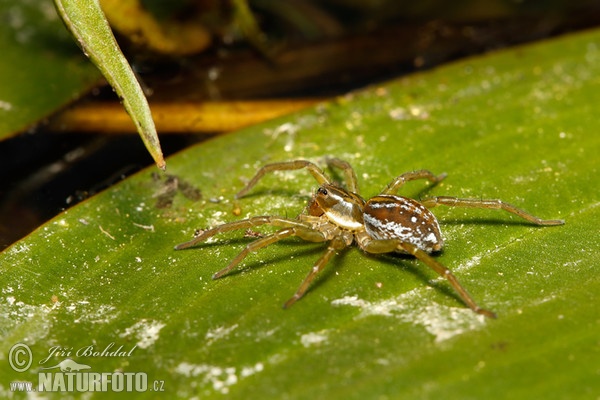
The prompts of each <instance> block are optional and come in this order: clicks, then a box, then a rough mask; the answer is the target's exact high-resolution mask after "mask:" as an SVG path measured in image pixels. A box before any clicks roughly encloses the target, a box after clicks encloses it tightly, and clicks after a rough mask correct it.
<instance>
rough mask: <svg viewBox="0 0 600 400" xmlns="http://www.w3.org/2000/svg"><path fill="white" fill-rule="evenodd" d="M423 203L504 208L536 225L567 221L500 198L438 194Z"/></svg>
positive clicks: (432, 205) (561, 223) (422, 202)
mask: <svg viewBox="0 0 600 400" xmlns="http://www.w3.org/2000/svg"><path fill="white" fill-rule="evenodd" d="M421 204H423V205H424V206H425V207H427V208H433V207H437V206H439V205H444V206H448V207H471V208H488V209H494V210H504V211H507V212H509V213H511V214H514V215H516V216H518V217H521V218H523V219H524V220H527V221H529V222H531V223H533V224H535V225H544V226H552V225H563V224H564V223H565V221H564V220H562V219H541V218H538V217H536V216H534V215H532V214H529V213H528V212H526V211H524V210H521V209H520V208H517V207H515V206H513V205H512V204H508V203H506V202H504V201H502V200H498V199H459V198H457V197H450V196H438V197H429V198H427V199H424V200H423V201H421Z"/></svg>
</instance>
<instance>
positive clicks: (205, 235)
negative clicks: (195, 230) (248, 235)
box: [175, 216, 309, 250]
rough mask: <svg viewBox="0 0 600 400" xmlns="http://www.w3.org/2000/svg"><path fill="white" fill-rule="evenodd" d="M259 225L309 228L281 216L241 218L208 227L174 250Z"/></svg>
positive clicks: (299, 222)
mask: <svg viewBox="0 0 600 400" xmlns="http://www.w3.org/2000/svg"><path fill="white" fill-rule="evenodd" d="M259 225H273V226H278V227H282V228H293V227H297V228H305V229H309V228H308V227H307V225H306V224H305V223H303V222H301V221H298V220H294V219H288V218H281V217H269V216H261V217H253V218H248V219H242V220H240V221H234V222H229V223H227V224H223V225H219V226H216V227H214V228H212V229H208V230H206V231H204V232H202V233H201V234H200V235H198V236H197V237H195V238H194V239H192V240H190V241H188V242H185V243H181V244H178V245H177V246H175V250H182V249H187V248H189V247H192V246H194V245H196V244H198V243H201V242H204V241H205V240H207V239H209V238H211V237H213V236H215V235H217V234H219V233H224V232H229V231H235V230H238V229H249V228H253V227H255V226H259Z"/></svg>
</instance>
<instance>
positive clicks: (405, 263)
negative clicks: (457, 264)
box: [365, 251, 464, 304]
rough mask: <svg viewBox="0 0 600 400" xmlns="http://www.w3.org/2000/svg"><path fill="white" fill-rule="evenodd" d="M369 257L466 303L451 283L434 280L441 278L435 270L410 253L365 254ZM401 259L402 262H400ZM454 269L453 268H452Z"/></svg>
mask: <svg viewBox="0 0 600 400" xmlns="http://www.w3.org/2000/svg"><path fill="white" fill-rule="evenodd" d="M440 254H442V252H441V251H440V252H437V253H433V254H430V255H431V256H432V257H434V258H435V257H436V256H438V255H440ZM365 255H366V256H368V257H369V258H373V259H376V260H378V261H380V262H382V263H384V264H387V265H390V266H393V267H395V268H396V269H400V270H403V271H406V272H409V273H411V274H413V275H414V276H416V277H417V279H419V280H420V281H421V282H423V284H424V285H426V286H429V287H432V288H434V289H435V290H437V291H439V292H441V293H442V294H444V295H445V296H448V297H452V298H454V299H456V300H457V301H458V302H459V303H461V304H464V301H463V300H462V299H461V297H460V296H459V295H458V294H457V293H456V292H455V291H454V289H453V288H452V286H450V283H449V282H448V281H447V280H446V279H441V280H440V281H438V282H436V281H434V280H435V279H436V278H440V277H441V276H440V275H438V274H437V273H436V272H435V271H433V270H432V269H431V268H429V267H428V266H427V265H426V264H425V263H424V262H421V261H420V260H418V259H417V258H416V257H414V256H412V255H410V254H402V253H386V254H365ZM399 261H400V262H399ZM450 270H452V268H450Z"/></svg>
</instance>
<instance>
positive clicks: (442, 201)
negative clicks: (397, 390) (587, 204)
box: [175, 158, 564, 318]
mask: <svg viewBox="0 0 600 400" xmlns="http://www.w3.org/2000/svg"><path fill="white" fill-rule="evenodd" d="M327 164H328V165H329V166H330V167H336V168H339V169H340V170H341V171H342V172H343V173H344V175H345V183H346V188H345V189H344V188H342V187H340V186H338V185H336V184H335V183H333V182H332V181H331V179H329V178H328V177H327V176H326V175H325V173H324V172H323V170H321V169H320V168H319V167H318V166H317V165H315V164H313V163H312V162H310V161H306V160H294V161H287V162H278V163H273V164H268V165H265V166H264V167H262V168H261V169H259V170H258V171H257V173H256V175H255V176H254V177H253V178H252V179H251V180H250V182H248V184H247V185H246V187H245V188H243V189H242V190H241V191H240V192H239V193H238V194H237V195H236V198H240V197H242V196H244V195H245V194H246V193H248V191H249V190H250V189H251V188H252V187H254V185H256V183H257V182H258V181H259V180H260V179H261V178H262V177H263V176H264V175H265V174H267V173H269V172H273V171H286V170H297V169H302V168H306V169H307V170H308V171H309V172H310V173H311V174H312V176H313V177H314V178H315V179H316V180H317V182H318V183H319V185H320V186H319V188H318V189H317V191H316V193H315V194H314V195H313V197H312V199H311V200H310V201H309V203H308V206H307V208H306V213H303V214H300V215H299V216H298V217H296V219H290V218H282V217H275V216H260V217H252V218H248V219H244V220H241V221H236V222H230V223H226V224H223V225H219V226H216V227H214V228H212V229H209V230H205V231H203V232H202V233H201V234H200V235H199V236H197V237H195V238H194V239H192V240H190V241H189V242H186V243H182V244H179V245H177V246H175V249H177V250H179V249H185V248H188V247H191V246H194V245H196V244H197V243H200V242H203V241H205V240H206V239H208V238H210V237H212V236H214V235H216V234H219V233H223V232H228V231H233V230H237V229H251V228H254V227H255V226H257V225H273V226H277V227H280V228H283V229H281V230H279V231H277V232H275V233H273V234H272V235H268V236H265V237H262V238H260V239H258V240H255V241H253V242H251V243H249V244H248V245H247V246H246V248H244V250H242V252H241V253H239V254H238V256H237V257H235V258H234V259H233V261H231V262H230V263H229V265H228V266H227V267H225V268H224V269H222V270H221V271H219V272H217V273H216V274H214V275H213V279H218V278H220V277H222V276H223V275H225V274H227V273H228V272H229V271H231V270H232V269H233V268H234V267H235V266H236V265H238V264H239V263H240V262H241V261H242V260H243V259H244V258H245V257H246V256H247V255H248V254H249V253H251V252H255V251H257V250H259V249H261V248H263V247H266V246H268V245H270V244H273V243H275V242H278V241H280V240H282V239H284V238H287V237H290V236H298V237H300V238H302V239H304V240H307V241H310V242H328V246H327V250H326V251H325V253H324V254H323V255H322V256H321V258H319V260H318V261H317V262H316V263H315V264H314V266H313V268H312V269H311V271H310V272H309V273H308V275H307V276H306V278H305V279H304V281H303V282H302V284H301V285H300V287H299V288H298V290H297V291H296V293H295V294H294V296H292V298H290V299H289V300H288V301H287V302H286V303H285V304H284V308H287V307H289V306H291V305H292V304H294V303H295V302H296V301H297V300H298V299H300V298H301V297H302V296H303V295H304V294H305V293H306V291H307V290H308V288H309V286H310V284H311V282H312V281H313V280H314V279H315V277H316V276H317V274H318V273H319V272H320V271H321V270H323V268H324V267H325V265H326V264H327V262H328V261H329V260H330V259H331V258H332V257H333V255H334V254H335V253H336V252H338V251H339V250H341V249H344V248H345V247H348V246H350V245H351V244H352V243H353V242H355V241H356V243H357V244H358V246H359V247H360V248H361V249H362V250H363V251H365V252H367V253H373V254H379V253H390V252H400V253H407V254H411V255H413V256H415V257H416V258H418V259H419V260H421V261H422V262H424V263H425V264H427V266H429V267H430V268H431V269H433V270H434V271H435V272H437V273H438V274H440V275H441V276H442V277H444V278H446V279H447V280H448V282H449V283H450V285H452V287H453V288H454V290H456V292H457V293H458V295H459V296H460V298H461V299H462V300H463V301H464V302H465V303H466V304H467V305H468V306H469V307H470V308H471V309H472V310H473V311H475V312H476V313H478V314H482V315H485V316H486V317H491V318H495V317H496V314H494V313H493V312H491V311H489V310H486V309H483V308H481V307H479V306H478V305H477V304H476V303H475V301H474V300H473V299H472V298H471V296H470V295H469V294H468V293H467V291H466V290H465V289H464V288H463V287H462V285H461V284H460V283H459V282H458V280H457V279H456V277H455V276H454V275H453V274H452V272H451V271H450V270H449V269H448V268H446V267H445V266H443V265H442V264H440V263H439V262H437V261H436V260H435V259H433V258H432V257H431V256H430V255H429V253H433V252H437V251H439V250H441V249H442V246H443V240H442V235H441V233H440V226H439V224H438V221H437V219H436V218H435V216H434V215H433V214H432V213H431V211H429V209H428V208H432V207H436V206H438V205H445V206H449V207H472V208H491V209H502V210H504V211H507V212H509V213H511V214H515V215H517V216H519V217H521V218H523V219H525V220H527V221H529V222H531V223H533V224H535V225H544V226H548V225H562V224H564V221H563V220H555V219H553V220H542V219H540V218H538V217H535V216H533V215H531V214H529V213H527V212H525V211H523V210H521V209H519V208H517V207H515V206H513V205H510V204H508V203H505V202H503V201H502V200H482V199H459V198H456V197H448V196H438V197H430V198H427V199H425V200H423V201H421V202H418V201H416V200H413V199H410V198H407V197H402V196H397V195H396V194H395V193H396V192H397V191H398V189H399V188H400V187H401V186H402V185H404V184H405V183H406V182H408V181H412V180H416V179H427V180H428V181H430V182H432V183H433V184H436V183H438V182H440V181H441V180H442V179H444V178H445V177H446V174H441V175H438V176H436V175H434V174H432V173H431V172H430V171H427V170H420V171H414V172H407V173H404V174H402V175H400V176H398V177H397V178H395V179H394V180H393V181H392V182H391V183H390V184H389V185H387V187H386V188H385V189H384V190H383V191H382V192H381V194H379V195H378V196H375V197H372V198H370V199H369V200H367V201H365V200H363V198H362V197H360V195H358V184H357V179H356V174H355V172H354V170H353V169H352V167H351V166H350V164H348V163H347V162H346V161H343V160H340V159H337V158H331V159H328V160H327Z"/></svg>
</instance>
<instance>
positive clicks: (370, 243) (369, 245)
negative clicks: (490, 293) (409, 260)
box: [357, 233, 496, 318]
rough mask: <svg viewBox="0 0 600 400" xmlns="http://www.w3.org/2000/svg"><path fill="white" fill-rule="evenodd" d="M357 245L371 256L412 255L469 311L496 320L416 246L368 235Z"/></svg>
mask: <svg viewBox="0 0 600 400" xmlns="http://www.w3.org/2000/svg"><path fill="white" fill-rule="evenodd" d="M357 243H358V245H359V247H360V248H361V249H363V250H364V251H365V252H367V253H371V254H382V253H391V252H393V251H396V250H398V249H399V248H400V249H402V250H404V251H406V252H407V253H408V254H411V255H413V256H414V257H416V258H417V259H418V260H420V261H422V262H423V263H425V264H426V265H427V266H428V267H429V268H431V269H432V270H434V271H435V272H437V273H438V274H439V275H440V276H441V277H443V278H445V279H446V280H447V281H448V282H449V283H450V285H451V286H452V287H453V288H454V290H455V291H456V293H458V295H459V297H460V298H461V299H462V301H464V302H465V304H467V305H468V306H469V307H470V308H471V310H473V311H474V312H476V313H477V314H481V315H485V316H486V317H489V318H496V314H495V313H493V312H492V311H489V310H486V309H483V308H481V307H479V306H478V305H477V303H475V300H473V298H472V297H471V295H469V293H468V292H467V290H466V289H465V288H464V287H463V286H462V285H461V284H460V282H459V281H458V279H456V277H455V276H454V274H453V273H452V271H450V269H448V268H447V267H445V266H444V265H443V264H441V263H439V262H438V261H436V260H435V259H434V258H433V257H431V256H430V255H429V254H427V253H426V252H425V251H423V250H421V249H419V248H418V247H417V246H415V245H414V244H411V243H407V242H403V241H401V240H398V239H373V238H371V237H370V236H369V235H367V234H366V233H365V234H362V235H359V237H357Z"/></svg>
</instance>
